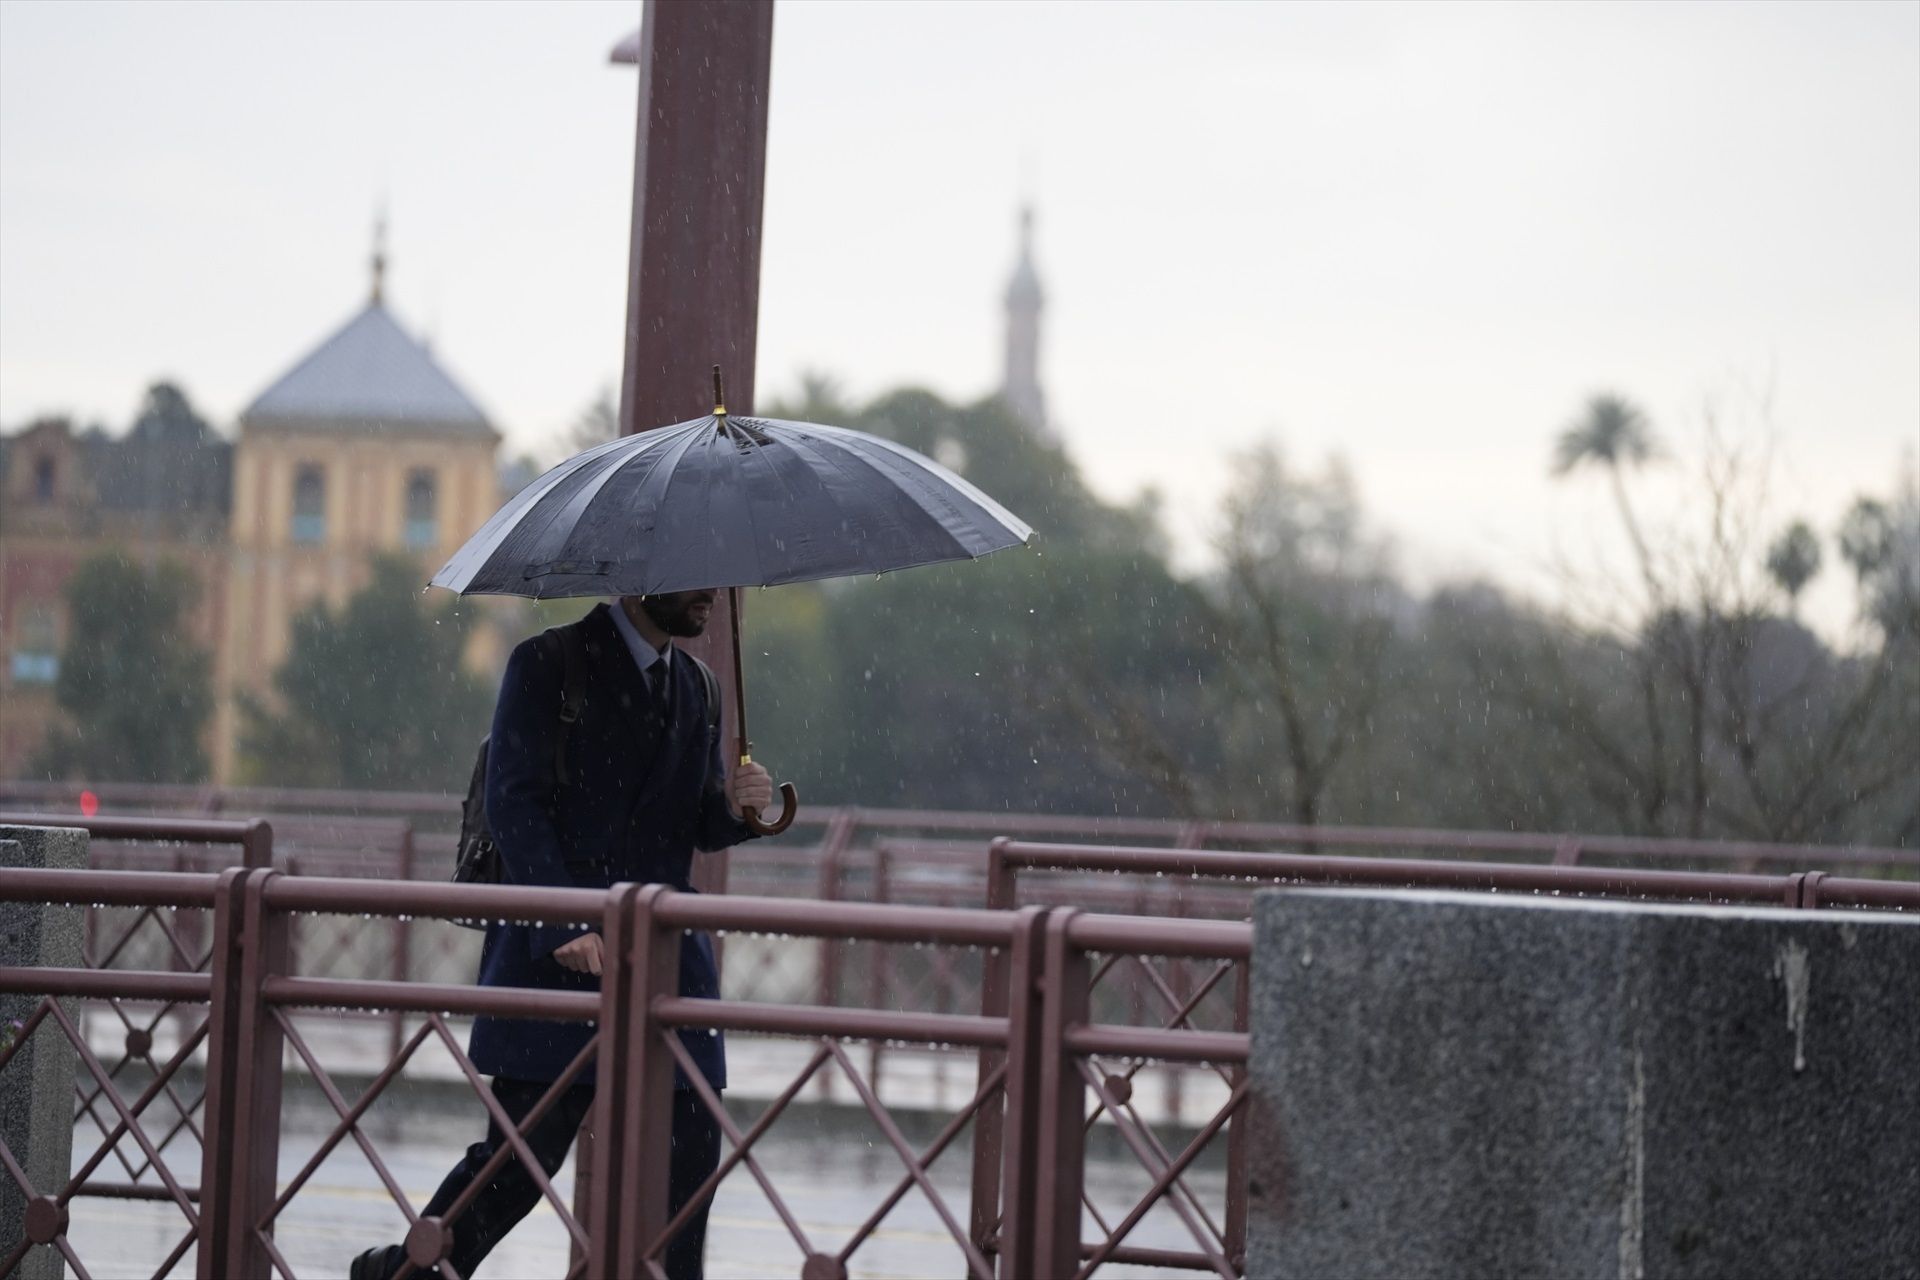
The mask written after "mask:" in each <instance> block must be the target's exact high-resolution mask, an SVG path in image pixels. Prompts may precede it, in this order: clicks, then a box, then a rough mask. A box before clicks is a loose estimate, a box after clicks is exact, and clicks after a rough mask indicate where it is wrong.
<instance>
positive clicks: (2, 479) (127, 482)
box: [0, 255, 502, 783]
mask: <svg viewBox="0 0 1920 1280" xmlns="http://www.w3.org/2000/svg"><path fill="white" fill-rule="evenodd" d="M382 267H383V264H382V263H381V261H380V259H379V257H378V255H376V259H375V267H374V287H373V292H372V296H371V297H370V298H369V300H368V301H367V303H366V305H365V306H364V307H363V308H362V309H361V310H360V311H359V312H357V313H356V314H355V315H354V316H352V317H351V318H350V319H349V320H348V321H347V322H346V323H345V324H343V325H342V326H340V328H339V329H337V330H336V331H335V332H334V333H332V334H331V335H330V336H328V337H327V338H326V339H325V340H324V341H322V342H321V343H320V344H319V345H318V346H317V347H315V348H314V350H313V351H312V352H311V353H309V354H308V355H307V356H305V357H304V358H303V359H301V360H300V361H298V362H297V363H296V364H295V365H294V366H293V367H292V368H291V369H290V370H288V371H287V372H286V373H285V374H284V375H282V376H281V377H280V378H279V379H277V380H276V381H274V382H273V383H272V384H271V385H270V386H268V387H267V389H266V390H265V391H263V392H261V393H260V395H259V396H257V397H256V398H255V399H254V401H253V402H252V403H251V404H250V405H248V406H247V408H246V409H245V410H244V411H243V412H242V413H241V415H240V418H239V422H238V424H237V432H236V438H235V439H234V440H233V441H232V442H231V443H229V442H228V441H226V440H223V439H221V438H220V437H219V436H218V435H217V434H215V433H214V432H212V431H211V430H210V429H209V428H207V426H206V424H205V423H203V422H200V421H199V420H198V419H197V418H196V417H194V416H193V415H192V413H191V411H190V410H187V409H185V402H184V399H181V398H179V397H178V393H177V392H173V391H172V389H171V388H168V387H157V388H155V391H154V392H153V393H152V394H151V395H150V397H149V401H150V402H149V405H148V407H147V410H146V411H145V412H144V413H143V416H142V418H141V420H140V421H139V422H138V423H136V424H135V426H134V428H133V430H132V431H131V432H130V433H129V434H128V435H127V436H126V437H124V438H121V439H113V438H110V437H108V436H107V435H106V433H105V432H103V431H99V430H97V429H95V430H93V431H89V432H75V431H74V430H73V429H72V427H71V426H70V425H69V424H67V423H65V422H63V421H47V422H41V423H36V424H34V425H32V426H30V427H28V428H27V429H25V430H24V431H21V432H19V433H17V434H16V435H14V436H12V437H9V438H7V439H5V440H4V441H0V649H3V650H4V653H5V655H6V661H5V665H4V667H0V777H18V776H22V774H23V771H24V770H25V769H26V768H27V767H28V765H29V763H30V762H31V760H32V759H33V756H34V754H35V752H36V750H37V749H38V747H39V745H40V743H41V742H42V741H43V740H44V739H45V736H46V734H47V732H48V729H49V726H50V725H51V724H52V723H53V722H54V720H55V718H56V717H57V715H58V711H57V708H56V705H55V700H54V686H55V682H56V681H57V679H58V674H59V655H60V652H61V650H62V648H63V646H64V645H65V643H66V639H67V606H66V599H65V588H66V584H67V582H68V580H69V579H70V578H71V577H72V575H73V573H74V571H75V570H76V569H77V568H78V567H79V565H80V564H81V563H83V562H84V561H85V560H86V559H87V558H88V557H89V556H91V555H94V554H97V553H99V552H100V551H103V550H109V549H112V550H116V551H117V552H118V553H119V554H122V555H125V556H129V557H138V558H142V559H144V560H145V561H146V562H149V563H151V562H157V561H158V560H160V559H169V560H174V561H177V562H179V563H182V564H184V565H186V566H188V567H189V568H190V569H191V570H192V571H193V572H194V574H195V575H196V577H197V578H198V579H199V581H200V583H201V587H202V592H201V598H200V602H199V605H198V607H197V608H196V609H195V610H194V611H193V615H192V618H191V622H190V628H191V635H192V638H193V639H194V641H195V642H197V643H199V644H201V645H203V646H204V647H205V648H206V649H208V650H209V651H210V652H211V653H212V654H213V667H214V682H215V694H216V700H215V711H214V717H213V725H212V727H211V730H210V736H211V741H210V742H209V743H208V747H209V752H208V754H209V758H210V759H211V760H212V761H213V771H214V776H213V780H214V781H215V782H221V783H228V782H234V781H239V780H241V779H240V778H239V769H240V764H241V762H240V761H239V759H238V758H237V753H236V745H237V740H238V735H239V730H240V715H239V707H238V695H239V694H241V693H242V692H245V693H248V694H251V695H253V696H255V697H259V698H262V699H265V700H266V701H268V702H271V688H272V681H273V674H274V672H275V670H276V669H277V668H278V667H279V666H280V665H281V663H282V661H283V660H284V659H285V658H286V655H287V649H288V645H289V642H290V638H291V634H292V623H293V619H294V618H295V616H296V615H297V614H299V612H300V611H301V610H303V609H305V608H307V607H309V606H311V605H314V604H324V605H326V606H328V607H337V606H339V605H341V604H343V603H344V602H345V601H346V600H347V598H348V597H349V596H351V595H353V594H354V593H355V592H356V591H358V590H360V589H361V588H362V587H364V586H365V585H366V584H367V582H368V581H369V580H370V578H371V576H372V564H373V558H374V557H375V556H376V555H379V554H397V555H404V556H408V557H411V558H414V559H416V560H417V561H418V562H419V564H420V566H421V582H422V583H423V584H424V583H425V581H426V579H427V577H428V575H429V574H431V573H432V571H433V570H435V569H437V568H438V567H439V566H440V565H441V564H442V563H444V562H445V561H446V560H447V558H448V557H450V556H451V555H452V554H453V552H454V550H455V549H456V548H458V547H459V545H460V544H461V542H463V541H464V540H465V539H466V537H467V536H468V535H469V534H471V533H472V532H473V531H474V530H475V529H477V528H479V527H480V525H481V524H483V523H484V522H485V521H486V519H487V517H488V516H490V515H492V514H493V512H494V510H495V509H496V508H497V507H498V505H499V503H500V500H501V497H502V494H501V489H500V481H499V478H498V472H497V470H496V463H495V456H496V452H497V448H498V445H499V442H500V433H499V432H498V431H497V430H496V429H495V428H494V426H493V424H492V423H491V422H490V421H489V420H488V418H487V415H486V414H485V413H484V412H483V411H482V410H481V409H480V408H479V406H478V405H477V404H475V402H474V400H473V398H472V397H471V396H469V395H468V394H467V393H466V391H465V390H463V389H462V388H461V387H460V386H459V385H458V383H456V382H455V381H454V379H453V378H452V377H451V376H450V375H449V374H448V373H447V372H446V370H445V369H444V368H442V367H441V365H440V364H439V363H438V362H437V361H435V359H434V358H433V355H432V353H431V352H430V351H429V350H428V349H427V347H426V345H425V344H423V343H421V342H420V341H418V340H416V339H415V338H414V337H413V336H411V335H410V334H408V333H407V332H406V330H405V329H404V328H403V327H402V326H401V325H400V323H399V322H398V321H397V320H396V319H395V318H394V316H393V314H392V312H391V311H389V310H388V308H387V306H386V303H385V300H384V299H383V297H382V296H381V276H382ZM501 649H502V638H501V635H500V633H499V632H498V630H497V629H496V628H494V627H487V626H483V627H479V628H476V629H475V634H474V637H473V639H472V641H471V642H470V647H469V650H468V655H467V656H468V660H469V662H470V663H472V664H473V665H474V666H475V667H476V668H477V669H492V668H493V667H495V666H496V665H497V664H498V662H499V661H500V658H501Z"/></svg>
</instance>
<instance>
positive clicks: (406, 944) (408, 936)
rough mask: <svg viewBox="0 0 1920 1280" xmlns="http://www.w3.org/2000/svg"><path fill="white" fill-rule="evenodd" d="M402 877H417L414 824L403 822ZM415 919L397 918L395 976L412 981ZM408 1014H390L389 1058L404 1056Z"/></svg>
mask: <svg viewBox="0 0 1920 1280" xmlns="http://www.w3.org/2000/svg"><path fill="white" fill-rule="evenodd" d="M399 855H400V879H401V880H403V881H407V880H412V879H413V824H412V823H411V822H402V823H401V824H400V849H399ZM412 971H413V922H412V921H411V920H403V919H401V918H400V917H399V916H395V917H394V918H393V980H394V981H395V982H409V981H412V979H413V972H412ZM406 1023H407V1018H406V1015H405V1014H404V1013H402V1012H401V1011H400V1010H398V1009H395V1010H393V1011H392V1012H390V1013H389V1014H388V1015H387V1061H389V1062H391V1061H393V1060H394V1059H395V1058H397V1057H399V1056H400V1050H401V1048H402V1047H403V1046H404V1045H405V1044H406V1038H407V1026H406Z"/></svg>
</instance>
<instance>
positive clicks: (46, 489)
mask: <svg viewBox="0 0 1920 1280" xmlns="http://www.w3.org/2000/svg"><path fill="white" fill-rule="evenodd" d="M56 474H57V473H56V472H55V471H54V468H53V459H52V458H51V457H50V456H48V455H47V454H44V453H43V454H41V455H40V456H39V457H38V458H35V459H34V460H33V500H34V501H35V502H39V503H48V502H52V501H53V496H54V478H55V476H56Z"/></svg>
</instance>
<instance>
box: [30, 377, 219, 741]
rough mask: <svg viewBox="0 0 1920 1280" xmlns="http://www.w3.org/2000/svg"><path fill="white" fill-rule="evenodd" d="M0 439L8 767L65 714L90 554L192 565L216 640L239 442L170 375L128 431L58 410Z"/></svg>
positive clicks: (205, 620)
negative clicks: (65, 670)
mask: <svg viewBox="0 0 1920 1280" xmlns="http://www.w3.org/2000/svg"><path fill="white" fill-rule="evenodd" d="M0 446H3V447H0V652H4V654H5V664H4V666H0V777H18V776H21V775H22V774H23V772H24V771H25V770H26V769H27V768H28V766H29V764H30V763H31V761H32V759H33V757H34V755H35V753H36V752H37V751H38V750H39V747H40V744H41V743H42V742H44V741H45V740H46V736H47V733H48V731H49V729H50V728H51V727H52V725H53V724H54V722H55V720H56V718H57V716H58V714H59V712H58V709H57V707H56V705H55V700H54V688H55V684H56V682H57V681H58V680H59V676H60V655H61V652H62V650H63V649H64V648H65V646H66V643H67V638H68V617H67V598H66V587H67V582H68V580H69V579H71V578H72V577H73V575H74V572H75V571H76V570H78V569H79V567H80V566H81V565H82V564H84V563H85V562H86V561H87V560H88V559H89V558H91V557H93V556H95V555H98V554H100V553H102V552H108V551H111V552H114V553H117V554H119V555H122V556H124V557H126V558H128V559H130V560H132V561H134V562H135V563H139V564H145V565H155V564H158V563H160V562H162V561H170V562H173V563H177V564H179V565H182V566H183V567H185V568H186V569H188V570H189V571H190V572H191V573H192V574H193V575H194V578H195V580H196V581H197V582H198V584H199V588H200V591H199V599H198V601H197V602H196V606H195V608H194V609H193V610H192V611H191V612H190V614H189V615H188V619H187V622H188V634H189V636H190V637H191V638H192V640H193V641H194V642H195V643H196V644H199V645H200V646H202V647H203V648H205V649H207V650H209V651H210V652H216V653H217V651H218V645H219V642H220V637H221V636H222V635H223V634H224V632H225V630H226V580H227V577H226V575H227V558H228V556H227V541H226V531H227V510H228V505H229V501H230V496H231V495H230V480H229V476H230V469H231V460H232V458H231V455H232V452H233V448H232V446H231V445H230V444H228V443H227V442H226V441H224V440H222V439H221V438H220V437H219V436H218V435H217V434H215V433H214V432H213V431H212V430H211V429H210V428H209V427H208V426H207V424H206V423H204V422H202V421H201V420H200V419H199V418H198V417H197V416H196V415H194V413H193V412H192V410H191V409H190V408H189V407H188V406H187V404H186V400H185V398H184V397H182V396H181V395H180V393H179V392H178V391H177V390H175V389H174V388H173V387H171V386H169V385H167V384H165V383H162V384H159V385H157V386H155V387H154V388H153V389H152V391H150V392H149V393H148V397H147V403H146V405H145V406H144V407H143V409H142V412H141V415H140V417H139V419H138V420H137V421H136V422H135V423H134V425H133V429H132V430H131V431H129V432H128V433H127V434H126V435H125V436H124V437H121V438H119V439H113V438H111V437H109V436H108V435H107V434H106V433H105V432H104V431H101V430H99V429H98V428H95V429H93V430H89V431H76V430H75V429H74V427H73V425H72V424H71V423H70V422H68V421H66V420H65V419H60V418H52V419H45V420H42V421H39V422H36V423H34V424H32V425H31V426H29V427H27V428H26V429H25V430H23V431H20V432H18V433H16V434H15V435H13V436H11V437H9V438H7V439H6V440H4V441H0Z"/></svg>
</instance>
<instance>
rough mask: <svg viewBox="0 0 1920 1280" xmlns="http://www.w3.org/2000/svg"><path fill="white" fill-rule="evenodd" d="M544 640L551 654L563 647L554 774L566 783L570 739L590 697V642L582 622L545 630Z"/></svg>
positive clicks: (563, 784)
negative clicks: (558, 726)
mask: <svg viewBox="0 0 1920 1280" xmlns="http://www.w3.org/2000/svg"><path fill="white" fill-rule="evenodd" d="M540 643H541V644H542V646H544V647H545V648H546V651H547V655H548V656H549V657H551V656H552V655H553V650H554V646H556V645H558V646H559V649H560V732H559V734H557V735H556V736H555V738H554V740H553V776H554V780H555V781H556V782H558V783H559V784H560V785H561V786H563V787H564V786H566V785H567V781H568V779H567V739H568V738H569V737H570V736H571V735H572V730H573V726H574V724H575V722H576V721H578V720H579V719H580V708H581V706H582V705H583V704H584V703H585V702H586V698H587V652H586V642H585V641H583V640H582V639H581V638H580V626H579V624H578V623H572V622H570V623H568V624H566V625H565V626H560V627H548V628H547V629H546V630H545V631H542V632H541V633H540Z"/></svg>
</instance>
